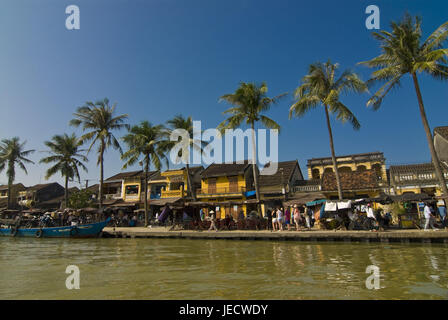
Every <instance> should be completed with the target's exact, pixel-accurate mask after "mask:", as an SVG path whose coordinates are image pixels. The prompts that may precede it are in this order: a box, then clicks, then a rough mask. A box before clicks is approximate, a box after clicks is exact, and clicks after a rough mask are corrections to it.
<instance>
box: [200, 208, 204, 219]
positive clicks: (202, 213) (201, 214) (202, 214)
mask: <svg viewBox="0 0 448 320" xmlns="http://www.w3.org/2000/svg"><path fill="white" fill-rule="evenodd" d="M199 217H200V218H201V221H204V218H205V214H204V208H201V210H199Z"/></svg>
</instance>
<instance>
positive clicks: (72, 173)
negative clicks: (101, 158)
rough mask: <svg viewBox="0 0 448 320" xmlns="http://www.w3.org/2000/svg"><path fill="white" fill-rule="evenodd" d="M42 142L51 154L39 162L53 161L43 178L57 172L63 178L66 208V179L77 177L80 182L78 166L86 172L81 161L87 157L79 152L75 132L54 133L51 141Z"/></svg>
mask: <svg viewBox="0 0 448 320" xmlns="http://www.w3.org/2000/svg"><path fill="white" fill-rule="evenodd" d="M44 144H45V145H46V146H47V147H48V148H50V151H48V153H50V154H51V155H50V156H48V157H45V158H43V159H41V160H40V163H55V164H54V165H53V166H52V167H51V168H49V169H48V170H47V172H46V176H45V179H49V178H50V177H51V176H53V175H54V174H56V173H57V172H60V173H61V176H63V177H64V178H65V196H64V202H65V207H66V208H68V181H69V180H73V179H74V178H77V179H78V181H79V183H81V178H80V176H79V170H78V167H80V168H81V169H83V170H84V171H86V172H87V168H86V166H85V165H84V163H82V161H85V162H87V161H88V159H87V157H85V156H84V155H82V154H80V153H79V152H81V151H84V150H80V149H79V146H80V145H81V144H80V142H79V140H78V139H77V138H76V136H75V134H74V133H73V134H72V135H70V136H69V135H68V134H66V133H65V134H64V135H55V136H53V138H51V141H45V142H44Z"/></svg>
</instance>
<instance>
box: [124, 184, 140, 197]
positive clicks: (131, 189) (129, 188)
mask: <svg viewBox="0 0 448 320" xmlns="http://www.w3.org/2000/svg"><path fill="white" fill-rule="evenodd" d="M126 194H130V195H137V194H138V185H132V186H126Z"/></svg>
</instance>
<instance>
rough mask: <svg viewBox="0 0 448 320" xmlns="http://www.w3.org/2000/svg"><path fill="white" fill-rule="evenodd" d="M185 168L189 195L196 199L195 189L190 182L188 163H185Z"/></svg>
mask: <svg viewBox="0 0 448 320" xmlns="http://www.w3.org/2000/svg"><path fill="white" fill-rule="evenodd" d="M185 170H186V171H187V186H188V190H189V193H190V196H191V198H192V199H193V201H196V191H195V190H194V189H193V184H192V183H191V176H190V165H189V164H188V163H187V164H186V165H185Z"/></svg>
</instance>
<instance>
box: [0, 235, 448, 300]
mask: <svg viewBox="0 0 448 320" xmlns="http://www.w3.org/2000/svg"><path fill="white" fill-rule="evenodd" d="M68 265H76V266H77V267H78V268H79V270H80V289H79V290H76V289H73V290H68V289H67V288H66V278H67V277H68V276H69V275H68V274H66V273H65V271H66V267H67V266H68ZM369 265H374V266H377V267H378V268H379V271H380V277H379V284H380V288H379V289H367V288H366V279H367V278H368V277H369V275H370V274H369V273H366V268H367V267H368V266H369ZM369 283H373V282H372V281H370V282H369ZM0 299H448V246H447V245H443V244H426V245H421V244H384V243H370V244H366V243H328V242H322V243H320V242H317V243H316V242H314V243H305V242H275V241H229V240H187V239H115V238H113V239H32V238H29V239H28V238H6V237H4V238H3V237H0Z"/></svg>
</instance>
